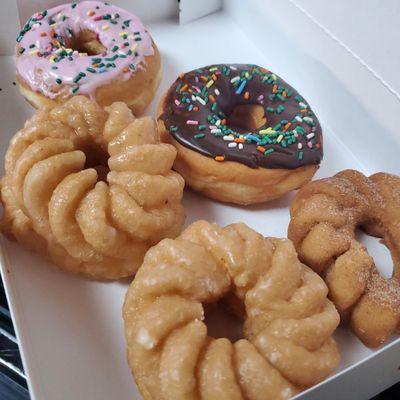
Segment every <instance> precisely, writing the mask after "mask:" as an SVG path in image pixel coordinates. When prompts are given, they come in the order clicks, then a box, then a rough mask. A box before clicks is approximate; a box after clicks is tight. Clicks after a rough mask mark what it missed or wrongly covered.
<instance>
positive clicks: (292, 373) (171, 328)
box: [123, 221, 339, 400]
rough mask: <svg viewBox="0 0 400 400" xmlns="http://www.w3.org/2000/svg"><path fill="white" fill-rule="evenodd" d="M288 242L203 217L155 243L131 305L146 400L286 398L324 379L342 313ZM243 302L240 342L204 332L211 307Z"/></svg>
mask: <svg viewBox="0 0 400 400" xmlns="http://www.w3.org/2000/svg"><path fill="white" fill-rule="evenodd" d="M327 293H328V289H327V287H326V285H325V283H324V282H323V280H322V279H321V278H320V277H319V276H318V275H317V274H315V273H314V272H313V271H312V270H311V269H309V268H308V267H306V266H305V265H303V264H301V263H300V262H299V261H298V259H297V255H296V252H295V250H294V247H293V245H292V243H291V242H290V241H289V240H287V239H276V238H264V237H263V236H261V235H260V234H258V233H257V232H255V231H253V230H252V229H250V228H248V227H247V226H246V225H244V224H233V225H229V226H227V227H225V228H220V227H219V226H218V225H216V224H210V223H208V222H206V221H198V222H195V223H194V224H192V225H191V226H189V227H188V228H187V229H186V230H185V231H184V232H183V233H182V235H181V236H179V237H178V238H177V239H176V240H170V239H165V240H163V241H161V242H160V243H159V244H158V245H156V246H154V247H153V248H151V249H150V250H149V251H148V252H147V254H146V256H145V260H144V263H143V265H142V267H141V268H140V269H139V271H138V273H137V275H136V278H135V280H134V281H133V283H132V284H131V286H130V287H129V289H128V292H127V294H126V298H125V303H124V310H123V315H124V320H125V333H126V340H127V346H128V361H129V364H130V367H131V369H132V372H133V374H134V376H135V380H136V383H137V385H138V387H139V389H140V392H141V394H142V396H143V398H144V399H145V400H160V399H165V400H167V399H170V400H172V399H173V400H177V399H182V400H187V399H204V400H213V399H227V400H228V399H229V400H231V399H249V400H262V399H265V398H269V399H276V400H281V399H289V398H291V397H292V396H294V395H295V394H296V393H298V392H299V391H301V390H302V389H303V388H305V387H309V386H312V385H314V384H316V383H318V382H320V381H321V380H323V379H325V378H326V377H327V376H328V375H329V374H330V373H331V372H332V371H333V370H334V369H335V368H336V366H337V364H338V362H339V353H338V350H337V346H336V343H335V341H334V340H333V339H332V337H331V335H332V333H333V331H334V330H335V329H336V327H337V325H338V324H339V315H338V313H337V311H336V309H335V307H334V306H333V304H332V303H331V302H330V301H329V300H328V299H327V297H326V296H327ZM229 295H231V297H234V298H235V299H236V300H235V301H237V302H240V303H241V304H242V306H244V307H245V309H246V316H245V321H244V336H245V339H241V340H239V341H237V342H236V343H231V342H230V341H229V340H228V339H226V338H220V339H214V338H212V337H210V336H207V326H206V325H205V324H204V322H202V320H203V318H204V309H203V307H204V305H205V304H209V303H213V302H216V301H218V300H220V299H221V298H224V299H225V300H227V298H228V296H229Z"/></svg>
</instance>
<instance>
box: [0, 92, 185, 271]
mask: <svg viewBox="0 0 400 400" xmlns="http://www.w3.org/2000/svg"><path fill="white" fill-rule="evenodd" d="M175 155H176V151H175V149H174V147H173V146H171V145H167V144H164V143H160V142H159V136H158V131H157V125H156V122H155V121H154V119H152V118H150V117H144V118H135V117H134V116H133V115H132V113H131V112H130V110H129V108H128V107H127V106H126V104H125V103H113V104H112V105H111V106H110V107H108V108H106V110H103V109H102V108H101V107H99V106H98V104H96V103H95V102H92V101H90V100H89V99H87V98H86V97H83V96H75V97H73V98H71V99H70V100H68V101H67V102H66V103H64V104H63V105H59V106H56V107H53V108H52V109H46V108H44V109H41V110H39V111H38V112H37V113H36V114H35V115H34V116H33V117H32V118H31V119H30V120H28V121H27V122H26V124H25V126H24V128H23V129H21V130H20V131H19V132H18V133H17V134H16V135H15V136H14V137H13V138H12V140H11V143H10V147H9V149H8V150H7V154H6V157H5V176H4V177H3V179H2V181H1V197H2V203H3V206H4V215H3V218H2V220H1V230H2V232H3V233H5V234H6V235H7V236H8V237H9V238H11V239H16V240H17V241H18V242H19V243H21V244H22V245H24V246H25V247H27V248H29V249H32V250H35V251H37V252H38V253H40V254H43V255H44V256H46V257H47V258H48V259H50V260H51V261H53V262H54V263H55V264H56V265H58V266H59V267H60V268H62V269H64V270H67V271H69V272H73V273H78V274H81V275H84V276H86V277H89V278H97V279H117V278H121V277H124V276H128V275H133V274H134V273H135V272H136V270H137V268H138V267H139V266H140V264H141V263H142V261H143V256H144V254H145V252H146V250H147V249H148V248H149V247H150V246H152V245H154V244H155V243H157V242H158V241H160V240H161V239H162V238H165V237H174V236H176V235H177V234H178V233H179V232H180V229H181V226H182V223H183V220H184V212H183V207H182V205H181V198H182V192H183V186H184V182H183V179H182V178H181V177H180V176H179V175H178V174H177V173H175V172H173V171H171V167H172V163H173V161H174V158H175ZM107 165H108V168H107Z"/></svg>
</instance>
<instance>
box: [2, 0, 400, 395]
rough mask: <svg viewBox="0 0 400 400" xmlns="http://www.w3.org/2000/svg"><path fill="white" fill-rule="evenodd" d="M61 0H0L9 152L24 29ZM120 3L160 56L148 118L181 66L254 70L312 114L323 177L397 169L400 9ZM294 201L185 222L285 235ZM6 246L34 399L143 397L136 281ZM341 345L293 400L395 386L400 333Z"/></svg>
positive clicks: (308, 1) (374, 246)
mask: <svg viewBox="0 0 400 400" xmlns="http://www.w3.org/2000/svg"><path fill="white" fill-rule="evenodd" d="M63 2H64V1H58V0H43V1H39V0H36V1H33V0H18V1H15V0H2V1H1V9H0V87H1V88H2V90H1V91H0V131H1V135H0V150H1V154H2V156H4V153H5V151H6V148H7V145H8V141H9V139H10V138H11V137H12V135H13V134H14V133H15V132H16V131H17V130H18V129H19V128H21V127H22V125H23V123H24V121H25V120H26V119H27V118H28V117H30V116H31V115H32V113H33V109H32V108H31V107H30V106H29V105H28V104H27V103H26V102H25V101H24V99H23V98H22V97H21V96H20V95H19V93H18V90H17V88H16V86H14V85H13V81H14V80H15V68H14V61H13V51H14V45H15V37H16V34H17V32H18V30H19V26H20V21H22V22H24V21H25V20H26V19H27V18H28V17H29V16H30V15H31V14H32V13H33V12H35V11H38V10H40V9H42V8H48V7H50V6H54V5H56V4H61V3H63ZM111 2H113V1H112V0H111ZM114 3H115V4H117V5H120V6H122V7H124V8H126V9H129V10H131V11H133V12H135V13H136V14H137V15H139V16H140V17H141V18H142V19H143V20H144V21H145V23H146V25H147V27H148V29H149V31H150V32H151V34H152V35H153V37H154V40H155V42H156V43H157V45H158V47H159V49H160V51H161V55H162V60H163V79H162V83H161V86H160V88H159V90H158V92H157V96H156V98H155V99H154V101H153V103H152V105H151V107H150V108H149V109H148V111H147V113H148V114H151V115H154V113H155V109H156V104H157V103H158V100H159V98H160V96H161V94H162V93H163V92H164V91H165V90H166V89H167V88H168V87H169V85H170V84H171V83H172V82H173V81H174V80H175V78H176V76H177V75H178V74H179V73H180V72H182V71H187V70H190V69H193V68H195V67H201V66H204V65H207V64H211V63H235V62H237V63H255V64H259V65H262V66H265V67H268V68H270V69H271V70H272V71H275V72H276V73H278V74H279V75H280V76H281V77H283V78H284V79H285V80H286V81H288V82H289V83H290V84H291V85H293V86H294V87H295V88H297V89H298V90H299V92H300V93H301V94H302V95H304V97H305V98H306V99H307V100H308V102H309V103H310V104H311V106H312V107H313V109H314V111H315V112H316V114H317V115H318V117H319V119H320V121H321V124H322V126H323V129H324V148H325V158H324V160H323V162H322V165H321V168H320V170H319V171H318V174H317V177H325V176H331V175H332V174H334V173H336V172H338V171H340V170H342V169H346V168H355V169H358V170H360V171H362V172H363V173H365V174H371V173H374V172H377V171H387V172H393V173H397V174H399V173H400V131H399V127H400V95H399V93H400V75H399V73H398V71H399V70H400V68H399V67H400V51H399V48H400V47H399V46H400V34H399V30H398V28H397V25H398V21H397V19H398V15H399V13H400V3H399V2H398V1H397V0H386V1H385V2H378V1H377V0H364V1H361V0H358V1H357V0H337V1H334V2H325V1H318V0H280V1H277V0H246V1H244V0H225V1H223V0H181V1H180V3H178V1H176V0H125V1H124V0H119V1H114ZM1 168H3V162H1ZM292 196H293V194H291V195H289V196H286V197H285V198H283V199H281V200H279V201H274V202H272V203H269V204H266V205H259V206H254V207H235V206H231V205H224V204H219V203H216V202H213V201H211V200H208V199H206V198H204V197H202V196H200V195H198V194H195V193H193V192H191V191H189V190H187V191H186V193H185V197H184V202H185V207H186V213H187V223H190V222H192V221H194V220H197V219H200V218H204V219H207V220H210V221H216V222H218V223H219V224H222V225H226V224H228V223H232V222H238V221H243V222H245V223H247V224H248V225H250V226H251V227H252V228H254V229H256V230H258V231H259V232H261V233H263V234H264V235H266V236H278V237H279V236H286V232H287V225H288V222H289V209H288V206H289V204H290V201H291V199H292ZM399 206H400V205H399ZM361 240H362V241H364V243H365V244H366V245H367V247H368V249H369V251H370V253H371V254H372V255H373V256H374V258H375V261H376V264H377V265H378V267H379V269H380V271H381V273H382V274H383V275H385V276H389V275H390V273H391V271H392V262H391V259H390V256H389V252H388V251H387V250H386V249H385V248H384V247H383V246H382V245H381V244H379V242H378V240H376V239H373V238H370V237H368V236H366V235H361ZM1 249H2V260H1V270H2V276H3V279H4V283H5V287H6V292H7V295H8V299H9V301H10V305H11V309H12V316H13V320H14V323H15V325H16V330H17V336H18V339H19V343H20V346H21V350H22V356H23V362H24V366H25V370H26V372H27V375H28V380H29V389H30V393H31V396H32V399H35V400H70V399H74V400H110V399H116V400H128V399H132V398H134V399H141V397H140V395H139V393H138V391H137V389H136V387H135V385H134V383H133V379H132V377H131V373H130V370H129V369H128V366H127V362H126V356H125V340H124V335H123V323H122V318H121V306H122V302H123V299H124V294H125V291H126V289H127V286H128V281H125V282H114V283H99V282H89V281H87V280H84V279H80V278H77V277H74V276H70V275H67V274H65V273H63V272H61V271H58V270H57V269H54V268H49V267H48V266H47V265H46V263H45V262H44V261H43V260H42V259H41V258H40V257H37V256H35V255H33V254H31V253H29V252H26V251H25V250H23V249H22V248H21V247H20V246H18V245H17V244H15V243H10V242H8V241H7V240H5V239H4V238H1ZM335 337H336V339H337V341H338V343H339V347H340V351H341V363H340V366H339V368H338V370H337V371H336V373H335V374H334V375H332V376H331V377H329V378H328V379H327V380H325V381H324V382H321V383H320V384H319V385H317V386H315V387H313V388H311V389H309V390H307V391H305V392H303V393H301V394H300V395H298V396H297V397H296V399H302V400H306V399H307V400H311V399H319V400H320V399H324V400H334V399H335V400H336V399H343V400H347V399H350V400H365V399H369V398H371V397H372V396H374V395H376V394H377V393H379V392H381V391H383V390H384V389H385V388H387V387H389V386H391V385H393V384H394V383H396V382H397V381H399V380H400V339H399V338H393V339H392V340H390V341H389V342H388V343H386V344H385V346H382V347H381V348H378V349H376V350H371V349H368V348H366V347H365V346H364V345H363V344H362V343H361V342H360V341H359V340H358V339H357V338H356V337H355V336H354V335H353V334H352V333H351V331H350V330H348V329H346V328H339V329H338V331H337V333H335ZM266 400H269V399H266Z"/></svg>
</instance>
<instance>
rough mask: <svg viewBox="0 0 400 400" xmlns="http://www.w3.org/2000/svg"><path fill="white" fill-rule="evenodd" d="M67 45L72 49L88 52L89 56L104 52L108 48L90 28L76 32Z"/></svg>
mask: <svg viewBox="0 0 400 400" xmlns="http://www.w3.org/2000/svg"><path fill="white" fill-rule="evenodd" d="M67 45H68V47H70V48H71V49H72V50H76V51H78V52H79V53H86V54H88V55H89V56H95V55H97V54H102V53H104V52H105V51H106V48H105V47H104V46H103V44H102V43H101V42H100V41H99V38H98V35H97V33H95V32H93V31H91V30H89V29H82V30H81V31H80V32H79V33H78V34H75V35H74V36H73V37H72V38H71V39H70V40H69V42H68V43H67Z"/></svg>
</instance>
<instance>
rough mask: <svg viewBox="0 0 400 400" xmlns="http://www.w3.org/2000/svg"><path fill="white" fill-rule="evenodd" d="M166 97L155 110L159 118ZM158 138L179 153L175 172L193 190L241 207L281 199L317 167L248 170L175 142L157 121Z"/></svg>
mask: <svg viewBox="0 0 400 400" xmlns="http://www.w3.org/2000/svg"><path fill="white" fill-rule="evenodd" d="M164 102H165V96H164V97H163V99H162V100H161V102H160V104H159V107H158V114H159V115H161V114H162V112H163V109H164ZM158 125H159V129H160V134H161V139H162V140H163V141H164V142H165V143H169V144H172V145H173V146H175V148H176V149H177V151H178V155H177V157H176V160H175V163H174V169H175V170H176V171H178V172H179V173H180V174H181V175H182V176H183V177H184V179H185V182H186V184H187V185H188V186H190V187H191V188H192V189H194V190H196V191H198V192H200V193H203V194H204V195H205V196H207V197H210V198H212V199H214V200H218V201H223V202H227V203H235V204H241V205H249V204H256V203H262V202H265V201H270V200H274V199H277V198H279V197H282V196H283V195H284V194H286V193H288V192H290V191H291V190H294V189H298V188H299V187H301V186H303V185H304V184H306V183H307V182H308V181H310V180H311V178H312V177H313V175H314V174H315V173H316V171H317V170H318V168H319V166H318V165H307V166H304V167H300V168H296V169H284V168H282V169H272V168H250V167H248V166H246V165H244V164H240V163H238V162H232V161H224V162H219V161H215V160H214V159H212V158H210V157H207V156H203V155H201V154H200V153H198V152H195V151H193V150H190V149H189V148H187V147H185V146H182V145H181V144H180V143H178V142H177V141H176V140H175V139H174V138H172V136H171V135H170V134H169V132H168V131H167V130H166V128H165V125H164V123H163V121H162V120H161V119H160V118H158Z"/></svg>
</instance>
